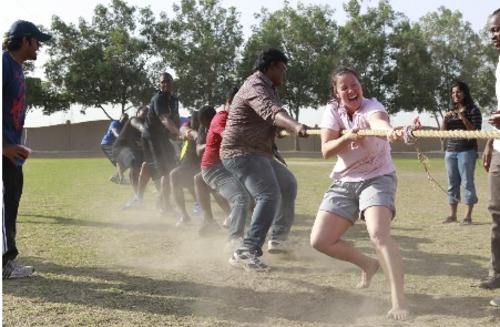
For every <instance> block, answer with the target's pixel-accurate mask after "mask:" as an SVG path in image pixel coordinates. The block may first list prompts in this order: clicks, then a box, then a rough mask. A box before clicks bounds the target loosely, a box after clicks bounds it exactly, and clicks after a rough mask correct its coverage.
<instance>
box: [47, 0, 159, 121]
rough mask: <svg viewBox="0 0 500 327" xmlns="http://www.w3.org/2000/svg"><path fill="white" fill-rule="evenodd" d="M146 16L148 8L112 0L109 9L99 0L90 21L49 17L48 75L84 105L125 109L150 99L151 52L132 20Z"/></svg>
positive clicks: (149, 15) (74, 100) (73, 99)
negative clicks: (50, 26) (69, 22)
mask: <svg viewBox="0 0 500 327" xmlns="http://www.w3.org/2000/svg"><path fill="white" fill-rule="evenodd" d="M150 17H151V13H150V10H148V9H142V10H138V8H137V7H134V6H130V7H129V6H127V5H126V3H125V2H123V1H121V0H113V1H112V3H111V5H110V7H109V8H107V7H104V6H103V5H98V6H97V7H96V8H95V10H94V17H93V19H92V22H91V23H88V22H86V21H85V20H83V19H80V22H79V24H78V26H75V25H73V24H66V23H64V22H63V21H62V20H61V19H60V18H59V17H57V16H54V17H53V18H52V34H53V41H52V42H51V47H50V49H49V55H50V60H49V62H48V63H47V65H46V74H47V76H48V78H49V80H50V81H51V82H52V83H53V84H54V87H55V88H57V89H58V90H59V91H60V92H65V93H67V94H68V95H69V96H70V97H71V101H72V103H79V104H81V105H82V106H83V107H84V108H101V109H102V110H104V106H105V105H120V106H121V109H122V112H124V111H125V110H127V109H128V107H129V106H130V105H133V106H139V105H141V104H144V103H147V102H149V99H150V98H151V96H152V94H153V92H154V86H153V83H152V78H151V71H150V70H149V69H148V67H149V66H150V63H149V62H150V61H151V60H152V54H151V53H152V52H151V50H150V48H149V45H148V42H147V39H146V37H144V36H142V35H141V34H140V30H139V29H138V27H137V23H136V22H141V21H147V19H148V18H150Z"/></svg>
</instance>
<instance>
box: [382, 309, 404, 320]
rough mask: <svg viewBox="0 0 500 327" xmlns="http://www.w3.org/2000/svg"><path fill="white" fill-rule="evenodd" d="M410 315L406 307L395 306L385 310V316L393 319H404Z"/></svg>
mask: <svg viewBox="0 0 500 327" xmlns="http://www.w3.org/2000/svg"><path fill="white" fill-rule="evenodd" d="M409 315H410V311H409V310H408V309H402V308H395V309H392V310H391V311H389V312H387V318H389V319H395V320H405V319H406V318H408V316H409Z"/></svg>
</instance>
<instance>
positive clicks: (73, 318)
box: [3, 159, 500, 327]
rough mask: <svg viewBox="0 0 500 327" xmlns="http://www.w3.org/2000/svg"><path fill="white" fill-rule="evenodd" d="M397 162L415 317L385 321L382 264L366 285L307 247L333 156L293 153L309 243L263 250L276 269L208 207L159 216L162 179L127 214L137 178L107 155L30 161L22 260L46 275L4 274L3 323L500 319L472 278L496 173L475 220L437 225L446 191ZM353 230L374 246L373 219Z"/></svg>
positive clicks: (481, 322)
mask: <svg viewBox="0 0 500 327" xmlns="http://www.w3.org/2000/svg"><path fill="white" fill-rule="evenodd" d="M395 162H396V165H397V169H398V179H399V186H398V197H397V210H398V211H397V216H396V219H395V220H394V222H393V235H394V237H395V239H396V240H397V241H398V242H399V243H400V246H401V249H402V253H403V257H404V264H405V271H406V275H405V276H406V277H405V279H406V281H405V282H406V284H405V288H406V293H407V296H408V300H409V303H410V310H411V314H412V316H411V318H410V319H408V320H407V321H404V322H394V321H389V320H387V319H386V318H385V313H386V312H387V311H388V310H389V308H390V301H389V291H388V287H387V283H386V280H385V276H384V275H383V274H382V273H378V274H377V275H376V276H375V277H374V280H373V282H372V285H371V287H370V288H369V289H365V290H357V289H355V288H354V286H355V285H356V283H357V281H358V279H359V276H360V272H359V270H358V269H357V268H356V267H354V266H352V265H350V264H347V263H344V262H340V261H336V260H333V259H329V258H327V257H326V256H324V255H321V254H319V253H317V252H315V251H314V250H313V249H311V247H310V246H309V245H308V238H309V233H310V229H311V226H312V223H313V221H314V217H315V215H316V211H317V208H318V205H319V202H320V201H321V198H322V195H323V193H324V191H325V190H326V189H327V187H328V186H329V183H330V180H329V179H328V174H329V172H330V170H331V167H332V162H326V161H319V160H293V161H290V163H289V167H290V169H291V170H292V171H293V172H294V174H295V175H296V177H297V180H298V182H299V196H298V198H297V202H296V223H295V226H294V228H293V230H292V234H291V237H292V239H294V240H296V241H298V242H299V243H300V244H301V246H300V247H299V248H298V251H297V253H296V255H295V256H293V257H285V256H279V255H278V256H276V255H270V254H267V253H266V254H265V255H264V257H263V261H264V262H266V263H267V264H269V265H270V266H271V267H272V268H273V271H272V272H271V273H269V274H257V275H256V274H251V273H246V272H243V271H240V270H236V269H234V268H231V267H230V266H229V265H228V264H227V259H228V256H227V255H226V254H225V253H224V251H223V250H224V245H225V236H224V234H220V235H216V236H213V237H208V238H200V237H198V235H197V229H198V227H199V224H200V222H201V218H200V217H199V216H196V215H194V214H193V218H194V222H193V224H192V226H191V227H190V228H183V229H177V228H176V227H175V216H174V215H172V216H158V215H157V213H156V212H155V211H154V210H153V204H154V200H155V198H156V194H154V193H153V189H154V187H153V186H152V185H150V186H148V190H147V192H146V201H147V207H146V209H144V210H143V211H130V212H128V211H127V212H124V211H122V210H121V207H122V205H123V204H125V203H126V202H127V201H128V200H129V199H130V197H131V195H132V192H131V188H130V186H125V185H116V184H113V183H111V182H109V181H108V179H109V176H110V175H111V174H112V173H113V167H111V166H110V164H109V162H107V161H106V160H105V159H32V160H30V161H29V162H27V163H26V165H25V168H24V169H25V189H24V195H23V199H22V203H21V208H20V215H19V220H18V238H17V240H18V243H19V244H18V245H19V248H20V252H21V257H20V261H21V263H24V264H32V265H34V266H35V267H36V269H37V272H36V273H35V275H33V277H31V278H30V279H26V280H8V281H3V325H4V326H59V327H60V326H286V327H288V326H291V327H293V326H440V327H441V326H459V327H471V326H499V325H500V310H499V309H497V308H493V307H490V306H489V305H488V302H489V300H490V299H491V298H492V297H493V296H500V291H496V292H495V291H488V290H483V289H479V288H477V287H471V285H473V284H474V282H475V280H476V279H479V278H481V277H484V276H485V275H486V274H487V269H488V261H489V258H490V249H489V246H490V228H491V220H490V217H489V215H488V213H487V210H486V203H487V194H486V185H487V181H486V173H485V172H484V170H483V169H482V168H481V167H480V165H479V162H478V169H477V170H476V187H477V189H478V196H479V199H480V200H479V201H480V202H479V204H478V205H477V206H476V208H475V210H474V214H473V225H471V226H465V227H461V226H459V225H458V224H450V225H441V224H439V223H438V222H439V220H441V219H443V218H444V217H445V216H447V214H448V205H447V198H446V194H445V193H444V192H443V191H441V190H440V189H439V188H438V187H437V186H435V185H433V184H432V183H430V182H429V181H428V180H427V175H426V173H425V172H424V170H423V168H422V167H421V166H420V165H419V163H418V161H417V160H416V159H396V160H395ZM431 174H432V176H433V177H434V178H435V179H436V180H437V181H438V183H440V184H441V185H442V186H443V187H444V188H446V175H445V168H444V162H443V160H441V159H431ZM186 199H187V201H188V207H190V208H192V204H193V200H192V199H191V198H190V196H189V195H187V196H186ZM214 210H215V213H216V214H217V216H218V218H219V219H221V220H222V213H221V212H220V211H217V210H220V209H218V208H217V206H214ZM463 212H464V208H463V206H460V207H459V213H460V215H462V214H463ZM459 218H460V217H459ZM345 239H346V240H348V241H350V242H352V243H353V244H355V246H356V247H358V248H359V249H361V250H362V251H363V252H365V253H368V254H370V255H374V251H373V249H372V248H371V246H370V243H369V240H368V236H367V232H366V228H365V226H364V224H363V223H359V222H358V223H357V224H356V225H355V226H354V227H353V228H351V229H350V231H349V232H348V234H347V235H346V237H345Z"/></svg>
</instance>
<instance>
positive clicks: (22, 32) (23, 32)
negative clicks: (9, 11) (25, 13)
mask: <svg viewBox="0 0 500 327" xmlns="http://www.w3.org/2000/svg"><path fill="white" fill-rule="evenodd" d="M25 36H29V37H33V38H35V39H37V40H38V41H41V42H45V41H48V40H50V39H51V38H52V36H51V35H49V34H45V33H42V32H41V31H40V30H39V29H38V27H36V26H35V24H33V23H31V22H28V21H25V20H16V21H15V22H14V24H12V26H11V27H10V29H9V37H11V38H13V39H18V38H22V37H25Z"/></svg>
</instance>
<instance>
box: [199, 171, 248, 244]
mask: <svg viewBox="0 0 500 327" xmlns="http://www.w3.org/2000/svg"><path fill="white" fill-rule="evenodd" d="M201 174H202V176H203V180H204V181H205V183H207V185H208V186H209V187H210V188H211V189H213V190H216V191H217V192H219V194H220V195H222V196H223V197H225V198H226V199H227V200H228V201H229V202H230V203H231V215H230V216H231V223H230V224H229V239H231V238H237V237H243V234H244V233H245V222H246V218H247V214H248V210H249V208H250V204H251V202H252V198H251V197H250V194H248V192H247V190H246V189H245V186H244V185H243V184H242V183H241V182H240V181H239V180H238V179H237V178H236V177H235V176H234V175H233V174H232V173H231V172H230V171H229V170H227V169H226V168H225V167H224V166H223V165H222V164H217V165H213V166H212V167H209V168H203V169H202V170H201Z"/></svg>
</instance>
